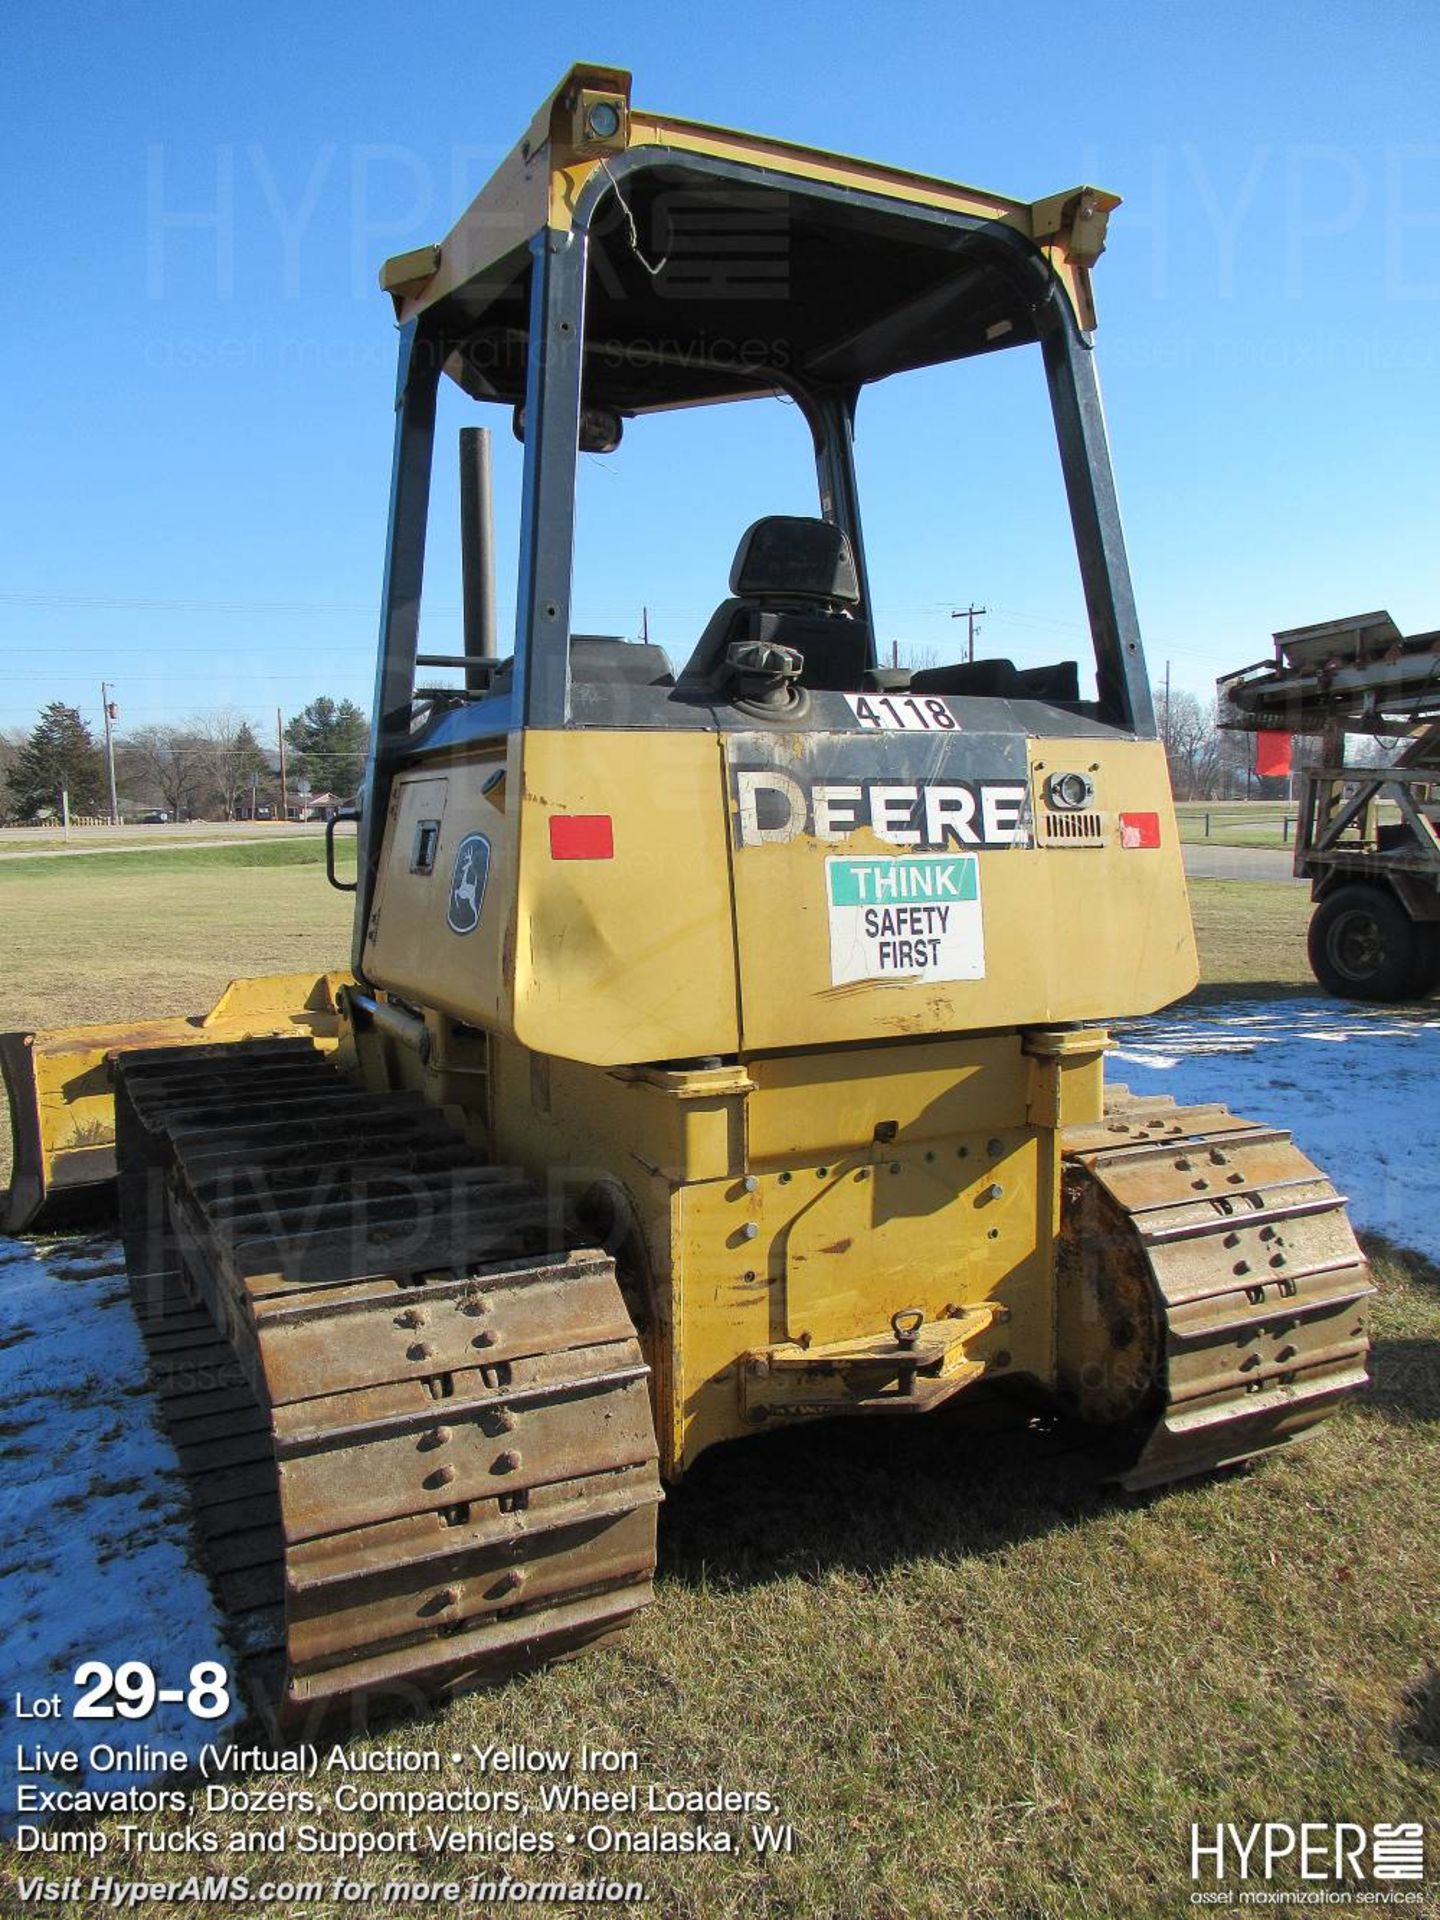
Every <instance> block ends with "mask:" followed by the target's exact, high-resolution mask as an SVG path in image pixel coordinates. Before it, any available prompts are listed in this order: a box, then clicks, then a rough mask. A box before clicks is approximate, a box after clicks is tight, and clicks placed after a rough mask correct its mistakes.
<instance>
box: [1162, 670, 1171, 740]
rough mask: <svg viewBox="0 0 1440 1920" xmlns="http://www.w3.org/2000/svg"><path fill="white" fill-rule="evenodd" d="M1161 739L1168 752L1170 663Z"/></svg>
mask: <svg viewBox="0 0 1440 1920" xmlns="http://www.w3.org/2000/svg"><path fill="white" fill-rule="evenodd" d="M1161 728H1162V731H1161V735H1160V737H1161V739H1162V740H1163V741H1164V742H1165V746H1166V749H1167V751H1168V749H1169V746H1170V662H1169V661H1168V660H1167V661H1166V662H1165V718H1164V720H1163V721H1162V722H1161Z"/></svg>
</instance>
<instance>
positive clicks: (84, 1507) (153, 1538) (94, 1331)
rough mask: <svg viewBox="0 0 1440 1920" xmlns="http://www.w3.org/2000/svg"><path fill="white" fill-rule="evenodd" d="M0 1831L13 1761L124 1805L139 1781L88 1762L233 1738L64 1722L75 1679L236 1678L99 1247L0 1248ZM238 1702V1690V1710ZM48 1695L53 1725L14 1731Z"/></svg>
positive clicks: (113, 1277)
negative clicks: (28, 1708) (59, 1762)
mask: <svg viewBox="0 0 1440 1920" xmlns="http://www.w3.org/2000/svg"><path fill="white" fill-rule="evenodd" d="M0 1463H3V1473H0V1647H3V1649H4V1669H3V1674H0V1831H4V1832H6V1833H13V1831H14V1828H15V1825H16V1822H17V1819H31V1820H33V1819H34V1818H35V1816H34V1815H33V1814H30V1815H27V1814H19V1815H17V1812H16V1799H17V1796H16V1789H17V1786H18V1784H19V1779H20V1776H19V1773H18V1766H17V1763H18V1758H19V1750H20V1748H21V1747H22V1746H23V1747H24V1748H25V1749H26V1750H27V1754H29V1753H33V1750H34V1749H35V1747H36V1746H37V1745H43V1746H44V1747H45V1748H46V1749H47V1750H49V1751H51V1752H54V1751H55V1750H57V1749H61V1748H69V1749H71V1750H72V1751H75V1752H77V1753H78V1754H79V1755H80V1758H81V1761H82V1765H84V1766H85V1768H86V1771H85V1774H84V1775H83V1776H81V1775H75V1774H68V1775H63V1776H62V1775H54V1776H51V1777H48V1778H47V1777H46V1776H43V1775H36V1774H33V1773H27V1774H26V1776H25V1778H26V1779H27V1780H29V1781H31V1782H32V1783H33V1784H36V1785H39V1786H41V1787H45V1786H47V1785H48V1784H51V1782H52V1779H53V1780H61V1781H63V1783H64V1784H66V1785H68V1786H79V1785H87V1786H91V1787H123V1786H128V1785H133V1784H136V1783H138V1782H141V1781H144V1780H147V1779H151V1778H153V1777H154V1775H153V1774H152V1773H150V1772H148V1771H146V1770H143V1769H140V1770H129V1771H127V1770H125V1769H123V1768H117V1769H115V1770H113V1771H102V1770H101V1769H99V1768H96V1767H93V1766H91V1765H90V1764H89V1756H90V1754H91V1751H92V1749H93V1748H96V1747H99V1746H101V1745H102V1744H104V1745H110V1746H113V1747H116V1748H134V1747H137V1746H141V1745H144V1746H150V1747H160V1748H164V1749H166V1750H168V1751H171V1752H175V1751H184V1752H185V1753H187V1754H190V1755H194V1754H198V1753H199V1751H200V1748H201V1747H202V1746H203V1745H204V1744H205V1742H206V1741H208V1740H212V1739H214V1738H216V1736H217V1734H223V1732H224V1730H225V1729H227V1728H229V1727H233V1726H235V1725H238V1724H239V1721H240V1719H241V1717H242V1715H241V1714H240V1712H239V1710H238V1708H237V1707H236V1706H235V1705H233V1704H232V1707H231V1710H230V1713H229V1715H228V1716H227V1717H226V1718H225V1719H223V1720H219V1721H213V1720H196V1719H193V1718H192V1717H191V1716H190V1715H189V1714H188V1713H187V1712H186V1710H185V1708H184V1705H183V1704H181V1705H174V1704H170V1705H164V1706H159V1707H157V1708H156V1710H155V1711H154V1713H152V1714H151V1715H150V1716H149V1717H148V1718H146V1719H144V1720H127V1719H123V1718H119V1717H117V1718H115V1719H113V1720H78V1721H77V1720H75V1719H73V1718H71V1717H70V1714H69V1709H71V1708H73V1706H74V1704H75V1702H76V1700H77V1699H78V1698H79V1696H80V1690H79V1689H78V1688H77V1687H76V1686H75V1685H74V1673H75V1669H76V1667H78V1666H79V1665H80V1664H81V1662H82V1661H85V1660H103V1661H105V1662H107V1663H108V1664H109V1666H110V1667H112V1668H114V1667H117V1666H119V1665H120V1664H121V1663H122V1662H124V1661H126V1660H142V1661H144V1662H145V1663H146V1665H147V1666H149V1667H150V1668H151V1670H152V1671H153V1672H154V1674H155V1676H156V1681H157V1684H158V1685H159V1686H162V1687H174V1686H180V1687H184V1686H186V1685H187V1683H188V1677H189V1673H190V1669H191V1667H192V1666H193V1665H194V1664H195V1663H196V1662H198V1661H201V1660H219V1661H221V1662H223V1663H224V1664H225V1666H227V1667H228V1668H229V1669H230V1672H231V1674H232V1677H233V1676H234V1674H235V1672H236V1667H237V1663H236V1661H235V1659H234V1658H233V1656H232V1655H231V1654H230V1651H229V1649H228V1647H227V1645H226V1642H225V1636H224V1629H223V1627H222V1624H221V1620H220V1616H219V1613H218V1611H217V1609H216V1607H215V1604H214V1601H213V1600H212V1599H211V1597H210V1590H209V1588H208V1587H207V1586H206V1584H205V1580H204V1577H203V1575H202V1574H201V1573H200V1572H199V1570H198V1568H197V1567H196V1566H195V1565H194V1564H193V1562H192V1560H191V1558H190V1548H189V1524H188V1518H187V1515H186V1512H185V1489H184V1480H183V1478H182V1476H181V1473H180V1466H179V1462H178V1460H177V1459H176V1456H175V1451H174V1448H173V1447H172V1446H171V1445H170V1443H169V1441H168V1440H167V1439H166V1438H165V1436H164V1434H163V1433H162V1432H161V1430H160V1428H159V1426H158V1424H157V1415H156V1413H155V1410H154V1402H153V1400H152V1398H151V1395H150V1390H149V1387H148V1384H147V1381H146V1372H145V1350H144V1346H143V1344H142V1342H141V1338H140V1333H139V1329H138V1328H137V1326H136V1324H135V1320H134V1317H133V1315H132V1313H131V1311H130V1301H129V1295H128V1291H127V1288H126V1283H125V1271H124V1261H123V1258H122V1256H121V1253H120V1249H119V1247H118V1246H117V1245H116V1244H115V1243H114V1242H113V1241H110V1240H94V1239H91V1240H86V1241H82V1242H76V1241H73V1240H72V1241H55V1242H48V1243H46V1242H25V1241H16V1240H0ZM235 1691H236V1688H235V1685H234V1682H233V1678H232V1687H231V1692H232V1700H233V1696H234V1694H235ZM57 1692H58V1694H59V1695H60V1699H61V1702H62V1706H63V1707H64V1708H65V1709H66V1711H65V1712H64V1713H63V1714H62V1715H61V1716H60V1717H59V1718H57V1719H43V1720H39V1719H25V1720H21V1719H19V1718H18V1717H17V1714H16V1710H15V1702H16V1697H17V1696H20V1697H22V1698H23V1699H24V1700H25V1701H26V1702H27V1703H30V1702H33V1701H36V1700H44V1699H47V1698H49V1697H50V1696H52V1695H54V1694H56V1693H57Z"/></svg>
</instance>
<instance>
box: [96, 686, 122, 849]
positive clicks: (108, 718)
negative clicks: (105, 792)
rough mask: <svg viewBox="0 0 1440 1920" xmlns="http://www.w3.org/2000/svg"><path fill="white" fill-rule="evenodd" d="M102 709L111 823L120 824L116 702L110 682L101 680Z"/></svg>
mask: <svg viewBox="0 0 1440 1920" xmlns="http://www.w3.org/2000/svg"><path fill="white" fill-rule="evenodd" d="M100 711H101V713H102V714H104V716H105V771H106V773H107V774H108V775H109V777H110V824H111V826H112V827H118V826H119V824H120V802H119V801H118V800H117V799H116V797H115V735H114V732H113V730H112V727H111V722H112V721H113V720H114V719H115V702H114V701H113V700H112V699H111V698H110V683H109V682H108V681H107V680H102V681H101V682H100Z"/></svg>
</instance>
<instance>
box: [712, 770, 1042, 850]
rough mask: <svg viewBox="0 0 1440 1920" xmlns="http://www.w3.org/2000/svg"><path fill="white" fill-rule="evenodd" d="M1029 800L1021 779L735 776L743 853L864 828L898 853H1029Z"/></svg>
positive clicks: (771, 772) (753, 773)
mask: <svg viewBox="0 0 1440 1920" xmlns="http://www.w3.org/2000/svg"><path fill="white" fill-rule="evenodd" d="M1029 802H1030V796H1029V791H1028V789H1027V788H1026V786H1025V784H1024V782H1023V781H1018V780H1013V781H1011V780H1006V781H1000V780H978V781H974V782H970V781H963V780H910V781H886V780H864V781H859V780H857V781H845V782H828V783H821V784H814V785H808V786H807V785H802V784H801V782H800V781H799V780H796V779H795V778H793V777H792V776H791V775H790V774H788V773H779V772H777V771H775V769H774V768H771V767H766V768H763V769H762V768H749V767H746V768H740V769H737V771H736V774H735V805H736V834H737V839H738V841H739V844H740V845H741V846H742V847H764V846H776V845H783V844H784V843H785V842H786V841H789V840H797V839H799V838H800V836H801V835H802V834H810V835H812V836H813V837H814V838H815V839H816V840H830V841H837V840H846V839H848V838H849V837H850V835H851V834H852V833H857V832H859V831H861V830H862V829H865V830H867V831H869V832H870V833H873V834H874V835H875V838H876V839H877V840H884V841H886V842H887V843H888V844H889V845H891V846H895V847H927V848H928V847H1027V846H1029V845H1030V839H1031V834H1030V804H1029Z"/></svg>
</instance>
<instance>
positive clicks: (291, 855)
mask: <svg viewBox="0 0 1440 1920" xmlns="http://www.w3.org/2000/svg"><path fill="white" fill-rule="evenodd" d="M335 855H336V866H337V868H339V869H344V868H345V867H346V866H347V865H348V867H349V868H350V869H351V870H352V871H353V869H354V866H355V840H354V836H353V835H347V836H346V837H345V838H344V839H337V840H336V843H335ZM324 866H325V846H324V842H323V841H319V840H302V839H299V838H298V837H296V838H292V839H287V840H273V841H270V842H266V841H248V842H243V843H241V842H236V843H233V844H232V845H229V846H220V847H193V846H186V845H185V844H184V842H183V841H182V842H180V843H178V844H177V845H175V846H173V847H151V846H148V845H147V846H144V847H142V849H141V850H140V851H138V852H130V851H128V850H127V849H126V848H124V847H120V848H118V849H117V850H116V851H115V852H113V853H66V854H60V855H46V854H36V855H34V856H33V857H31V858H26V857H25V856H24V855H17V856H16V857H14V858H13V859H9V860H0V888H3V887H6V886H18V885H22V884H24V883H25V882H27V881H32V880H35V879H37V878H39V877H40V876H41V875H42V874H45V873H50V872H56V873H57V874H58V875H60V876H61V879H60V884H61V885H68V884H73V883H74V881H78V880H85V879H95V878H97V877H100V876H105V877H107V878H110V877H113V878H114V879H115V880H116V881H117V882H119V883H120V884H124V882H125V878H126V876H127V875H129V874H134V873H170V874H174V875H177V876H179V875H182V874H194V873H208V872H211V871H225V870H227V869H230V868H235V867H260V868H270V867H318V868H320V869H321V870H322V871H323V870H324ZM3 898H4V895H3V894H0V899H3Z"/></svg>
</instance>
